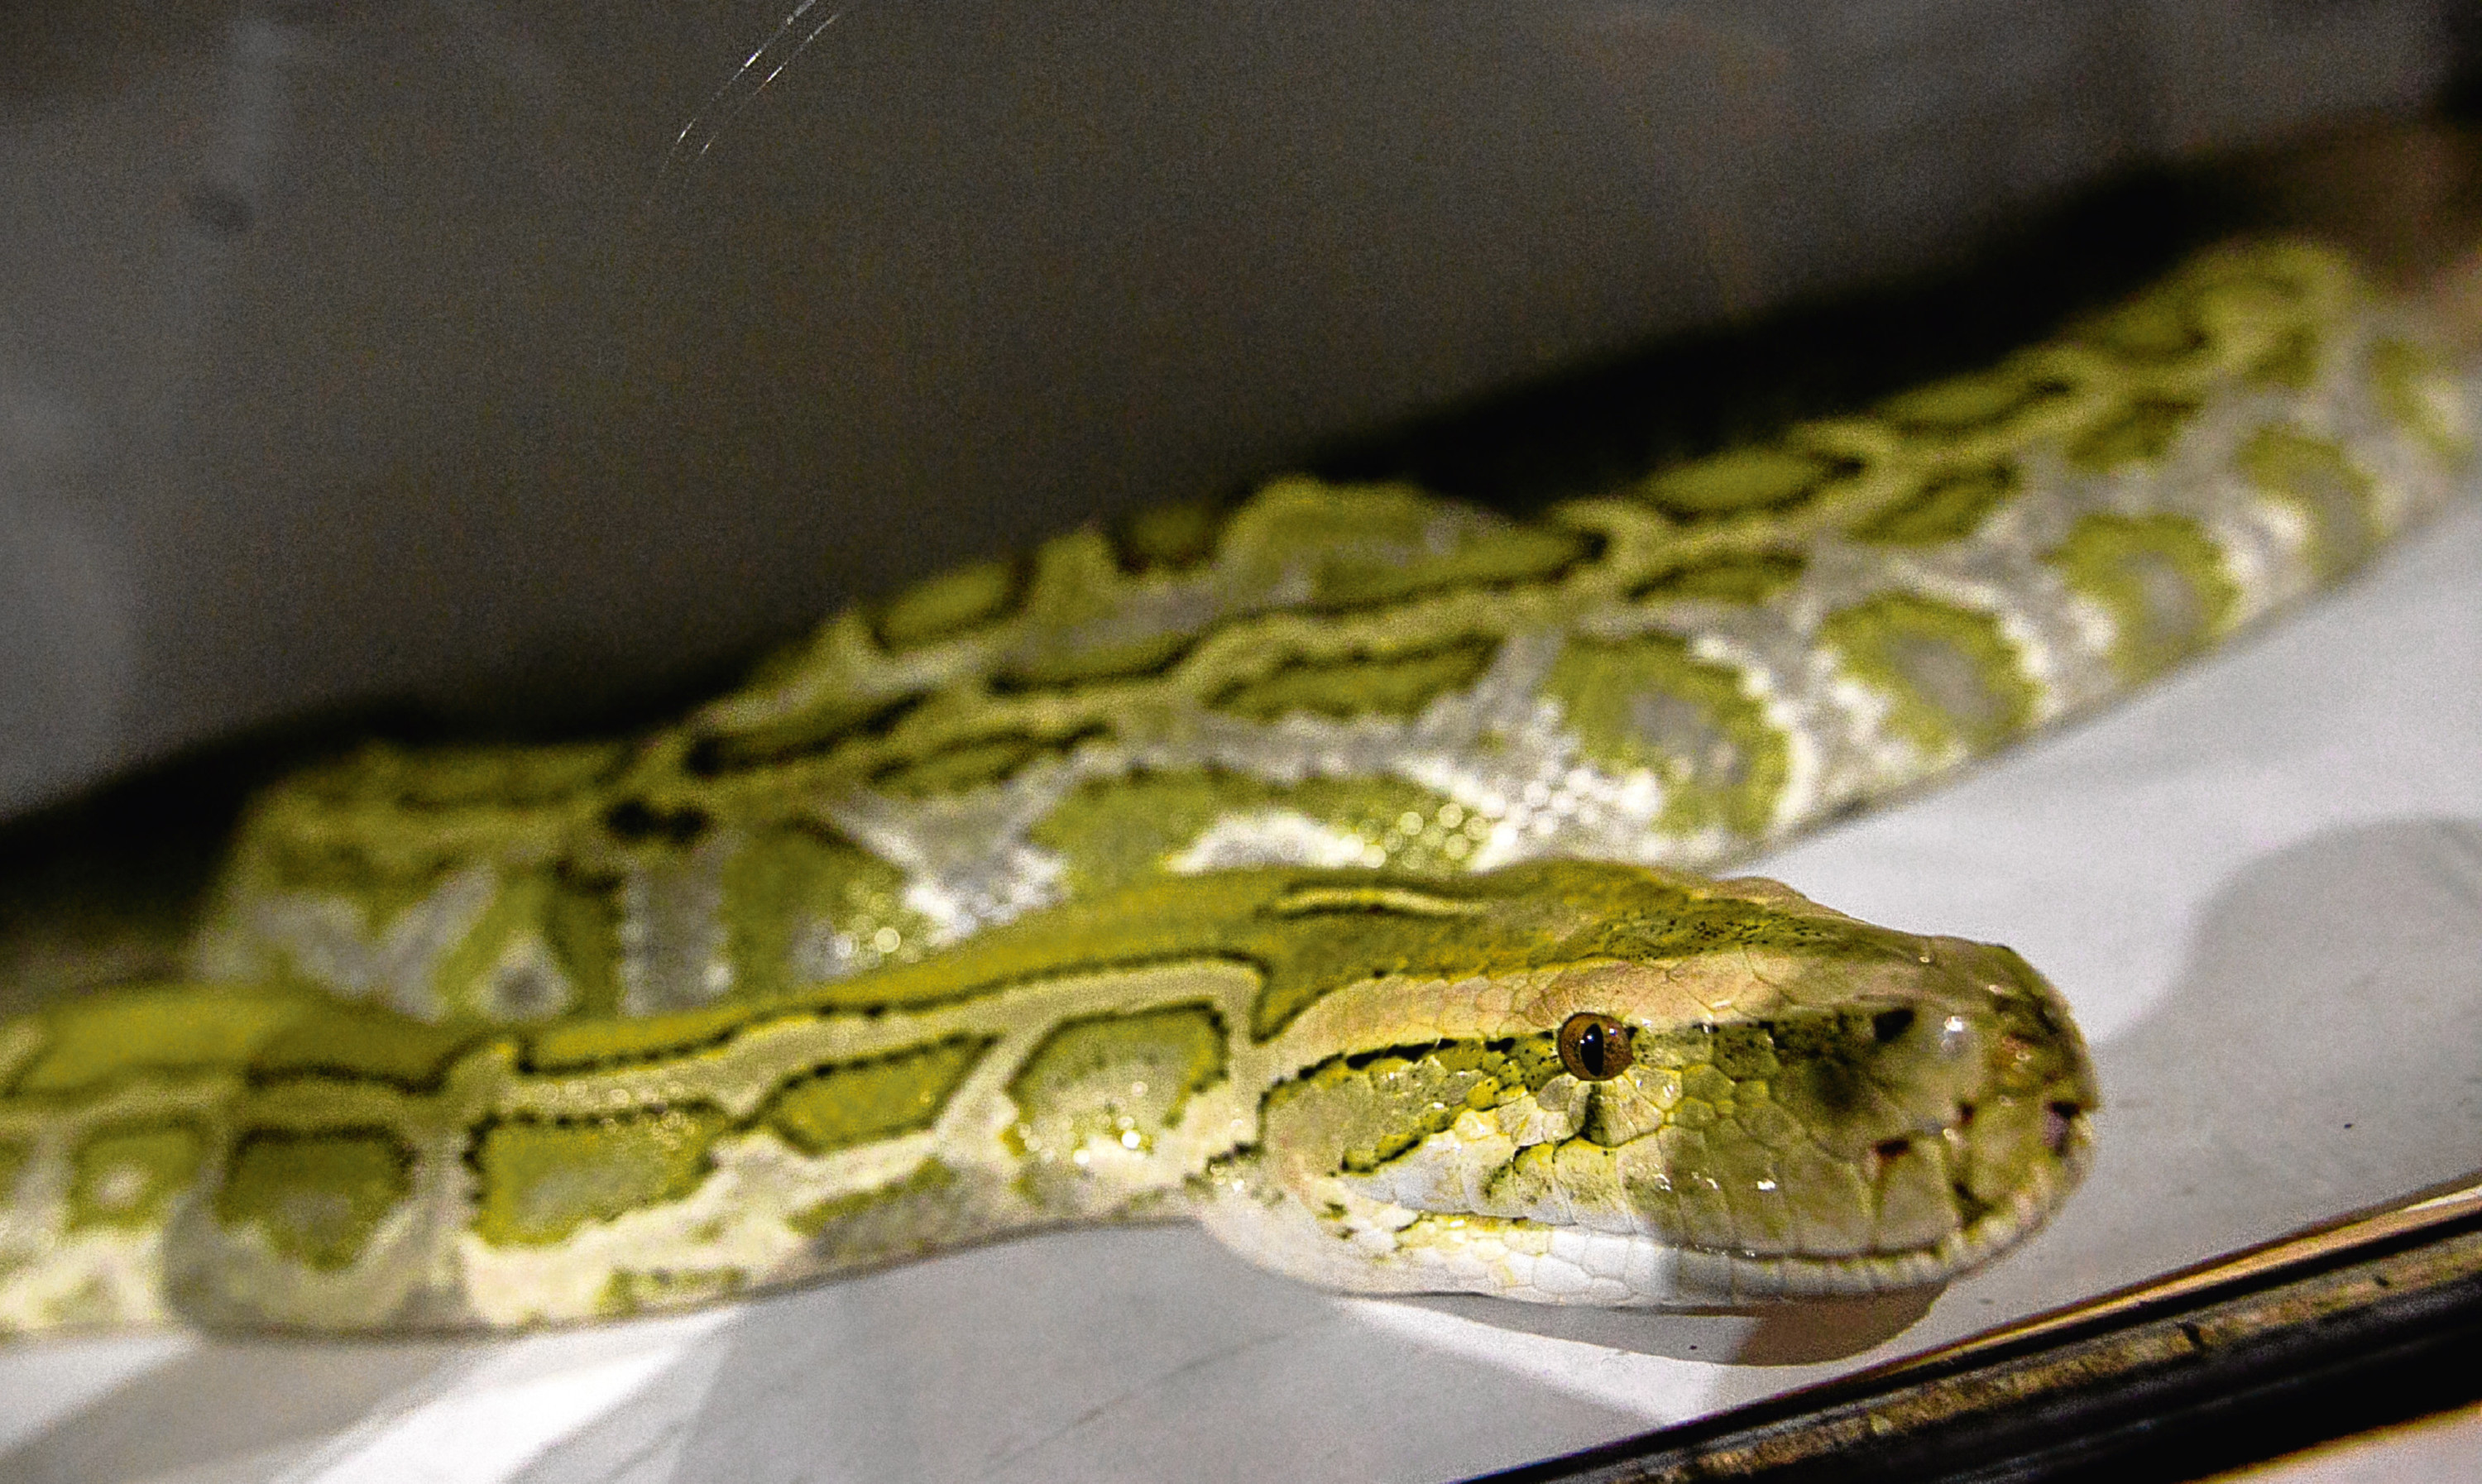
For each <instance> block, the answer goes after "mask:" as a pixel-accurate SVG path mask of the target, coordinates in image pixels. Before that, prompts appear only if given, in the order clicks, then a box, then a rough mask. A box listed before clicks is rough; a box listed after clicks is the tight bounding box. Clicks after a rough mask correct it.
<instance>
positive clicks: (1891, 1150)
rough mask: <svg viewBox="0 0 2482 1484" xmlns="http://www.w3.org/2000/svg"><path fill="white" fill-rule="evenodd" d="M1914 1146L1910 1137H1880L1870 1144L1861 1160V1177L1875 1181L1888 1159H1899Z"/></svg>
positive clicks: (1885, 1167) (1883, 1169) (1882, 1171)
mask: <svg viewBox="0 0 2482 1484" xmlns="http://www.w3.org/2000/svg"><path fill="white" fill-rule="evenodd" d="M1913 1147H1914V1141H1913V1140H1911V1139H1881V1140H1880V1141H1879V1142H1878V1143H1876V1144H1873V1145H1871V1146H1870V1153H1869V1155H1868V1156H1867V1157H1866V1158H1864V1159H1863V1160H1862V1178H1863V1179H1869V1180H1872V1181H1876V1180H1877V1179H1879V1177H1880V1176H1881V1175H1882V1174H1884V1173H1885V1172H1886V1170H1887V1168H1888V1162H1889V1161H1890V1160H1894V1159H1900V1158H1902V1157H1904V1155H1905V1153H1907V1152H1908V1151H1910V1150H1911V1149H1912V1148H1913Z"/></svg>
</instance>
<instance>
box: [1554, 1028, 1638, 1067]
mask: <svg viewBox="0 0 2482 1484" xmlns="http://www.w3.org/2000/svg"><path fill="white" fill-rule="evenodd" d="M1635 1060H1637V1054H1636V1053H1635V1052H1634V1051H1631V1050H1630V1049H1629V1028H1628V1027H1627V1026H1625V1025H1623V1024H1622V1023H1621V1022H1620V1021H1618V1020H1613V1019H1612V1018H1611V1017H1610V1016H1607V1015H1595V1014H1592V1013H1591V1012H1589V1013H1586V1014H1582V1015H1572V1016H1571V1017H1569V1019H1567V1020H1563V1021H1561V1022H1560V1065H1561V1066H1563V1067H1566V1068H1568V1069H1569V1074H1570V1075H1571V1076H1573V1077H1581V1078H1583V1079H1584V1080H1586V1081H1589V1082H1601V1081H1605V1080H1608V1079H1609V1078H1612V1077H1616V1076H1619V1075H1620V1074H1621V1073H1624V1072H1626V1071H1627V1070H1628V1065H1629V1063H1630V1062H1633V1061H1635Z"/></svg>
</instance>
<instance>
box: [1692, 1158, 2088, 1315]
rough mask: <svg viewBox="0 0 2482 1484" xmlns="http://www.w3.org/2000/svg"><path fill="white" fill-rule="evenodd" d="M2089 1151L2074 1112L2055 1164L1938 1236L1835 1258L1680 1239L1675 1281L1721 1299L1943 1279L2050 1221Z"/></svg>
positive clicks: (1836, 1293) (1841, 1292)
mask: <svg viewBox="0 0 2482 1484" xmlns="http://www.w3.org/2000/svg"><path fill="white" fill-rule="evenodd" d="M2093 1157H2094V1136H2093V1132H2092V1128H2091V1126H2090V1125H2089V1122H2088V1120H2087V1118H2086V1117H2085V1115H2083V1114H2079V1115H2077V1116H2075V1117H2073V1118H2071V1119H2069V1120H2068V1122H2067V1127H2066V1129H2065V1130H2064V1132H2063V1138H2062V1141H2061V1145H2060V1148H2059V1150H2058V1151H2057V1162H2056V1163H2054V1164H2051V1165H2046V1166H2044V1167H2042V1168H2040V1169H2038V1170H2037V1171H2035V1172H2034V1174H2033V1175H2032V1177H2031V1178H2029V1179H2028V1180H2027V1181H2026V1182H2025V1183H2024V1184H2022V1185H2020V1186H2019V1187H2018V1188H2017V1189H2016V1190H2015V1191H2013V1192H2011V1193H2010V1195H2009V1198H2008V1199H2007V1200H2006V1201H2004V1202H2000V1203H1984V1202H1976V1203H1974V1204H1975V1206H1978V1207H1979V1209H1978V1210H1977V1211H1976V1214H1975V1215H1974V1216H1973V1217H1972V1218H1971V1219H1970V1220H1968V1221H1967V1223H1966V1224H1965V1225H1964V1226H1963V1227H1962V1228H1960V1229H1959V1230H1957V1231H1955V1232H1949V1233H1948V1234H1947V1235H1945V1236H1942V1237H1941V1238H1940V1239H1939V1240H1938V1241H1936V1242H1933V1243H1930V1244H1927V1245H1925V1246H1920V1247H1914V1248H1908V1249H1904V1250H1900V1251H1895V1252H1867V1253H1853V1254H1847V1255H1838V1256H1834V1257H1812V1256H1805V1255H1800V1254H1776V1253H1755V1252H1751V1251H1748V1250H1746V1249H1732V1248H1722V1249H1718V1248H1706V1247H1694V1246H1683V1247H1681V1248H1679V1249H1678V1258H1677V1263H1678V1266H1677V1272H1676V1282H1677V1285H1678V1286H1679V1287H1680V1288H1682V1289H1683V1290H1692V1291H1695V1292H1698V1293H1700V1294H1703V1295H1710V1296H1712V1297H1714V1298H1715V1299H1717V1300H1718V1301H1721V1302H1731V1301H1735V1300H1748V1299H1786V1298H1833V1297H1860V1296H1863V1295H1868V1294H1874V1293H1886V1292H1890V1291H1893V1290H1897V1289H1904V1288H1920V1287H1928V1286H1931V1285H1937V1284H1944V1283H1947V1282H1949V1281H1950V1280H1952V1279H1955V1278H1959V1277H1962V1276H1964V1275H1965V1274H1967V1273H1969V1272H1971V1271H1972V1270H1973V1269H1975V1268H1977V1267H1980V1266H1981V1265H1982V1264H1983V1263H1984V1262H1986V1261H1989V1260H1990V1259H1993V1258H1994V1257H1996V1256H1998V1255H1999V1254H2000V1253H2002V1252H2005V1251H2007V1250H2008V1249H2009V1248H2011V1247H2013V1246H2015V1245H2016V1244H2017V1243H2018V1242H2020V1241H2022V1240H2023V1239H2024V1238H2025V1237H2027V1236H2029V1235H2031V1234H2032V1233H2033V1232H2035V1231H2036V1230H2037V1229H2038V1228H2040V1227H2041V1226H2042V1225H2043V1224H2044V1222H2046V1221H2047V1220H2049V1219H2050V1216H2051V1213H2052V1212H2053V1211H2055V1210H2057V1209H2058V1208H2059V1207H2060V1206H2061V1204H2062V1203H2063V1202H2064V1201H2066V1200H2067V1198H2068V1196H2069V1193H2070V1192H2071V1191H2073V1190H2074V1189H2075V1188H2076V1187H2077V1185H2078V1183H2079V1182H2080V1181H2081V1180H2082V1179H2084V1178H2085V1174H2086V1171H2087V1169H2088V1168H2089V1167H2090V1166H2091V1165H2092V1163H2093ZM1961 1195H1962V1192H1960V1196H1961Z"/></svg>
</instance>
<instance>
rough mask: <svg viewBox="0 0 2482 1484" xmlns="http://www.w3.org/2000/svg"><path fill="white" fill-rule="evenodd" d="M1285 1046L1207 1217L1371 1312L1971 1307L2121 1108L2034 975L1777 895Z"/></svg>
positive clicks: (1633, 933) (1663, 885)
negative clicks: (1905, 1300)
mask: <svg viewBox="0 0 2482 1484" xmlns="http://www.w3.org/2000/svg"><path fill="white" fill-rule="evenodd" d="M1542 926H1543V924H1542V923H1540V922H1538V923H1536V924H1535V927H1536V928H1537V929H1538V930H1539V929H1540V928H1541V927H1542ZM1286 1047H1294V1048H1297V1050H1296V1058H1297V1059H1296V1065H1295V1070H1294V1071H1293V1072H1292V1073H1291V1074H1290V1075H1288V1076H1284V1077H1281V1079H1277V1080H1274V1081H1273V1082H1272V1083H1271V1085H1270V1089H1269V1091H1268V1093H1267V1094H1266V1096H1265V1098H1264V1100H1263V1101H1262V1105H1261V1144H1260V1147H1259V1148H1258V1149H1256V1150H1254V1151H1251V1152H1247V1153H1245V1154H1243V1155H1242V1156H1239V1157H1237V1158H1235V1159H1233V1160H1230V1161H1228V1162H1227V1164H1226V1165H1225V1166H1224V1167H1222V1168H1220V1169H1219V1170H1217V1171H1214V1172H1211V1186H1212V1189H1211V1196H1212V1199H1211V1200H1210V1202H1209V1203H1208V1208H1207V1210H1206V1213H1205V1219H1206V1221H1207V1224H1208V1225H1209V1227H1210V1228H1211V1229H1213V1230H1215V1231H1216V1232H1218V1234H1219V1235H1221V1236H1222V1237H1224V1239H1225V1240H1226V1241H1227V1242H1228V1243H1230V1244H1232V1245H1234V1246H1236V1247H1238V1248H1240V1249H1241V1250H1242V1251H1244V1252H1245V1253H1246V1254H1248V1255H1249V1256H1251V1257H1253V1258H1254V1259H1257V1260H1259V1261H1261V1262H1263V1263H1266V1264H1268V1265H1271V1266H1274V1267H1277V1268H1279V1269H1280V1270H1282V1271H1285V1272H1288V1273H1290V1274H1292V1275H1294V1276H1296V1277H1300V1278H1305V1279H1308V1280H1310V1281H1313V1282H1319V1283H1324V1284H1326V1285H1330V1286H1334V1287H1342V1288H1348V1289H1357V1290H1360V1291H1383V1292H1384V1291H1398V1292H1403V1291H1465V1292H1483V1293H1496V1294H1502V1295H1505V1296H1509V1297H1514V1298H1520V1299H1529V1300H1534V1301H1538V1302H1548V1303H1584V1304H1621V1305H1629V1304H1637V1305H1650V1304H1673V1305H1693V1306H1694V1305H1716V1304H1724V1305H1730V1304H1739V1303H1745V1302H1749V1301H1753V1300H1765V1299H1776V1298H1801V1297H1810V1296H1820V1295H1830V1294H1852V1293H1865V1292H1873V1291H1879V1290H1885V1289H1891V1288H1902V1287H1913V1286H1918V1285H1929V1284H1934V1283H1939V1282H1942V1281H1944V1280H1946V1279H1947V1278H1949V1277H1952V1276H1954V1275H1955V1274H1957V1273H1959V1272H1962V1271H1964V1270H1966V1269H1967V1268H1969V1267H1972V1266H1974V1265H1976V1264H1978V1263H1980V1262H1982V1261H1985V1260H1987V1259H1990V1258H1991V1257H1993V1256H1994V1255H1995V1254H1996V1253H1998V1252H1999V1251H2000V1250H2002V1249H2003V1248H2005V1247H2007V1246H2009V1245H2010V1244H2011V1243H2013V1242H2015V1241H2017V1240H2019V1239H2020V1238H2021V1237H2023V1236H2025V1235H2026V1234H2027V1233H2029V1232H2032V1231H2033V1230H2034V1229H2035V1228H2036V1227H2037V1226H2038V1225H2040V1224H2041V1223H2042V1221H2043V1220H2044V1219H2045V1218H2046V1216H2047V1215H2048V1214H2049V1213H2050V1212H2051V1210H2052V1209H2053V1208H2054V1207H2055V1206H2057V1205H2058V1204H2059V1202H2060V1201H2061V1200H2062V1199H2063V1198H2064V1197H2065V1196H2066V1195H2067V1194H2068V1192H2069V1191H2070V1189H2071V1188H2072V1187H2073V1185H2074V1184H2075V1183H2076V1181H2077V1179H2078V1177H2079V1176H2080V1175H2081V1174H2082V1173H2083V1170H2084V1168H2085V1164H2086V1161H2087V1155H2088V1151H2089V1146H2090V1139H2091V1133H2090V1129H2089V1125H2088V1120H2089V1116H2090V1115H2091V1113H2092V1112H2093V1111H2094V1109H2095V1108H2096V1107H2097V1105H2098V1102H2099V1099H2098V1097H2097V1093H2096V1087H2095V1079H2094V1073H2093V1071H2092V1068H2091V1066H2090V1065H2089V1063H2088V1061H2087V1058H2086V1053H2085V1047H2084V1045H2083V1043H2082V1041H2081V1039H2080V1038H2079V1036H2078V1033H2077V1031H2076V1028H2075V1026H2074V1025H2073V1023H2072V1021H2071V1020H2070V1019H2069V1016H2068V1012H2067V1009H2066V1007H2065V1005H2064V1004H2063V1003H2062V1001H2061V999H2060V996H2059V995H2058V994H2057V993H2056V992H2055V991H2053V990H2052V989H2051V987H2050V986H2049V985H2047V984H2046V983H2045V982H2044V981H2043V979H2042V978H2041V976H2039V975H2038V974H2036V973H2035V971H2034V970H2033V969H2032V968H2031V967H2028V966H2027V965H2026V964H2025V962H2024V961H2023V960H2022V959H2020V958H2019V957H2018V956H2017V955H2016V954H2015V953H2012V952H2010V951H2009V950H2007V949H2005V948H1998V947H1992V946H1989V945H1985V944H1980V943H1972V942H1967V941H1961V940H1957V939H1949V938H1917V937H1913V936H1911V935H1907V934H1901V933H1895V932H1890V931H1888V930H1886V929H1882V928H1877V927H1872V926H1869V925H1868V924H1865V923H1862V922H1859V921H1856V920H1855V919H1853V918H1850V917H1846V916H1843V915H1842V914H1836V913H1834V912H1830V911H1828V910H1827V909H1825V908H1821V907H1818V906H1817V905H1815V904H1813V903H1811V902H1809V901H1808V900H1806V899H1804V898H1802V897H1800V896H1799V895H1797V894H1795V893H1794V892H1792V891H1791V890H1789V889H1788V888H1782V887H1780V886H1777V885H1776V884H1774V883H1772V882H1758V881H1737V882H1727V883H1687V882H1686V881H1685V879H1682V878H1653V879H1651V880H1650V889H1649V891H1648V893H1647V900H1646V902H1645V904H1644V908H1643V910H1642V911H1632V910H1628V909H1623V910H1621V911H1619V912H1613V911H1611V910H1610V906H1609V904H1607V903H1605V904H1598V915H1597V919H1596V920H1594V921H1591V922H1586V923H1583V924H1577V925H1573V926H1571V928H1570V929H1569V930H1567V931H1565V932H1562V933H1560V934H1558V935H1557V936H1555V937H1553V938H1552V939H1550V940H1549V941H1545V944H1544V946H1543V951H1542V952H1541V954H1540V955H1539V956H1538V961H1537V962H1534V963H1533V964H1531V965H1530V966H1528V967H1515V968H1510V967H1499V968H1495V969H1493V970H1492V971H1490V972H1486V973H1482V974H1476V975H1472V976H1467V977H1437V978H1430V979H1424V980H1414V979H1411V978H1409V977H1408V976H1404V975H1379V976H1374V977H1372V978H1369V979H1366V980H1364V981H1362V982H1360V983H1356V984H1352V985H1346V986H1343V987H1340V988H1338V989H1336V990H1335V991H1334V992H1333V993H1332V994H1328V995H1327V996H1325V997H1324V998H1322V999H1321V1000H1320V1001H1319V1002H1318V1003H1317V1004H1315V1005H1314V1006H1312V1007H1311V1008H1310V1010H1309V1011H1308V1012H1307V1013H1306V1014H1304V1015H1303V1016H1302V1017H1301V1019H1300V1020H1298V1021H1296V1022H1295V1023H1294V1024H1293V1025H1292V1026H1290V1027H1289V1028H1288V1029H1287V1030H1286V1031H1285V1033H1284V1035H1283V1036H1282V1037H1281V1038H1280V1040H1279V1042H1278V1043H1277V1045H1276V1047H1273V1048H1272V1049H1276V1050H1279V1051H1281V1050H1283V1049H1285V1048H1286ZM1338 1048H1341V1049H1338ZM1314 1053H1321V1054H1314Z"/></svg>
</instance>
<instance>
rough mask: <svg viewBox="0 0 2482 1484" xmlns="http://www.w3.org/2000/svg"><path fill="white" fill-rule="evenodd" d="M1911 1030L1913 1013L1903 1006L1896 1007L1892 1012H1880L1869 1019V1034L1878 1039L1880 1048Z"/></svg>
mask: <svg viewBox="0 0 2482 1484" xmlns="http://www.w3.org/2000/svg"><path fill="white" fill-rule="evenodd" d="M1913 1028H1914V1012H1913V1011H1912V1010H1911V1009H1910V1008H1909V1007H1907V1006H1904V1005H1898V1006H1897V1007H1896V1008H1895V1009H1893V1010H1882V1011H1880V1012H1879V1013H1878V1014H1877V1015H1874V1016H1872V1017H1870V1034H1871V1035H1873V1036H1876V1037H1878V1038H1879V1044H1880V1045H1881V1046H1886V1045H1887V1044H1888V1042H1890V1041H1893V1040H1895V1039H1896V1038H1897V1037H1898V1036H1901V1035H1903V1034H1904V1033H1905V1032H1907V1031H1909V1030H1912V1029H1913Z"/></svg>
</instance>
